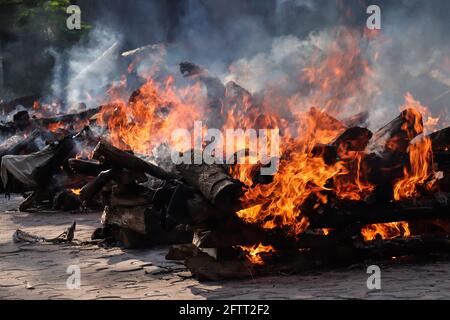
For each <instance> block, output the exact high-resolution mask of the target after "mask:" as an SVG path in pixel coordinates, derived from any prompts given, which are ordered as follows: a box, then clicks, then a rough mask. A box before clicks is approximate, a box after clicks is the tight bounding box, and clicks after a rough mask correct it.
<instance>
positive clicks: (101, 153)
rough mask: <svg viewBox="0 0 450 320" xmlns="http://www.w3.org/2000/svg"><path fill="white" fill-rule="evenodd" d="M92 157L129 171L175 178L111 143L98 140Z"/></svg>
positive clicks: (167, 178)
mask: <svg viewBox="0 0 450 320" xmlns="http://www.w3.org/2000/svg"><path fill="white" fill-rule="evenodd" d="M93 158H94V159H97V160H99V161H100V163H102V164H105V165H111V166H113V167H119V168H126V169H129V170H130V171H137V172H144V173H147V174H149V175H151V176H153V177H155V178H158V179H161V180H170V179H176V178H177V176H176V175H175V174H173V173H170V172H167V171H165V170H164V169H162V168H160V167H158V166H156V165H154V164H151V163H149V162H146V161H144V160H142V159H140V158H138V157H136V156H135V155H133V154H131V153H128V152H125V151H122V150H120V149H118V148H116V147H114V146H112V145H111V144H109V143H107V142H105V141H100V142H99V143H98V144H97V146H96V147H95V149H94V155H93Z"/></svg>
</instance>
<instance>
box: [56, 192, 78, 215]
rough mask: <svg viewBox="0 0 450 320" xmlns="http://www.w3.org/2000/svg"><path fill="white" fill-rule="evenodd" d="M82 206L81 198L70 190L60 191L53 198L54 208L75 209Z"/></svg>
mask: <svg viewBox="0 0 450 320" xmlns="http://www.w3.org/2000/svg"><path fill="white" fill-rule="evenodd" d="M80 207H81V201H80V198H79V197H78V196H77V195H76V194H74V193H73V192H71V191H69V190H63V191H61V192H58V193H57V194H56V195H55V197H54V199H53V209H55V210H62V211H73V210H77V209H79V208H80Z"/></svg>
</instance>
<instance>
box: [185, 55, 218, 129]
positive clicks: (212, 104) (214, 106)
mask: <svg viewBox="0 0 450 320" xmlns="http://www.w3.org/2000/svg"><path fill="white" fill-rule="evenodd" d="M180 72H181V74H182V75H183V76H184V77H194V78H197V79H199V80H200V81H202V82H203V84H204V85H205V87H206V92H207V103H208V107H209V110H208V112H207V114H206V117H205V118H206V119H208V120H207V122H208V123H207V124H208V125H209V126H211V127H214V128H221V127H222V125H223V119H222V116H220V111H221V110H222V104H223V101H224V98H225V91H226V89H225V86H224V85H223V83H222V81H221V80H220V79H219V78H217V77H214V76H212V75H210V74H209V73H208V71H207V70H205V69H203V68H202V67H200V66H198V65H196V64H194V63H191V62H186V61H185V62H181V63H180Z"/></svg>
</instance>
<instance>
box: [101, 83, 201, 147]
mask: <svg viewBox="0 0 450 320" xmlns="http://www.w3.org/2000/svg"><path fill="white" fill-rule="evenodd" d="M119 89H120V88H119V87H115V88H112V89H111V90H110V94H111V95H112V97H113V102H112V103H110V104H108V105H107V106H106V107H104V108H103V109H102V111H101V114H100V117H99V121H98V122H99V124H100V125H105V126H106V127H107V128H108V129H109V140H110V141H111V143H112V144H114V145H115V146H116V147H119V148H124V149H132V150H134V151H135V152H138V153H142V154H149V153H151V151H152V149H153V148H154V147H155V146H156V145H159V144H161V143H163V142H167V143H171V141H170V137H171V135H172V132H173V131H174V130H175V129H179V128H185V129H191V128H192V126H193V124H194V121H195V120H197V119H201V118H202V117H201V110H199V106H202V105H205V102H204V97H203V95H202V87H201V86H200V85H199V84H196V85H193V86H189V87H187V88H176V87H175V86H174V83H173V78H172V77H168V78H167V80H166V82H165V84H164V85H163V86H161V85H159V84H157V83H156V82H155V81H154V80H153V79H151V78H149V79H148V80H147V82H146V83H145V84H144V85H143V86H142V87H141V88H140V89H139V91H137V92H135V94H134V95H133V96H132V97H131V98H130V101H129V102H125V101H124V100H123V99H121V98H120V97H119V96H118V93H117V91H120V90H119ZM172 147H174V148H176V149H182V148H181V147H180V146H177V145H173V146H172ZM180 151H183V150H180Z"/></svg>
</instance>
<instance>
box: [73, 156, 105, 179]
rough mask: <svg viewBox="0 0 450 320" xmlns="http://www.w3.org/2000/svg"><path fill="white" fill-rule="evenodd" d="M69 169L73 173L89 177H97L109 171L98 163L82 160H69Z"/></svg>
mask: <svg viewBox="0 0 450 320" xmlns="http://www.w3.org/2000/svg"><path fill="white" fill-rule="evenodd" d="M69 167H70V169H71V170H72V172H73V173H75V174H80V175H87V176H97V175H99V174H100V172H102V171H105V170H107V169H109V168H108V166H105V165H103V164H101V163H100V162H98V161H94V160H82V159H69Z"/></svg>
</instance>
